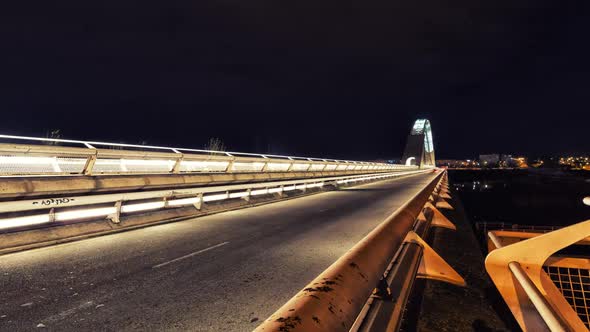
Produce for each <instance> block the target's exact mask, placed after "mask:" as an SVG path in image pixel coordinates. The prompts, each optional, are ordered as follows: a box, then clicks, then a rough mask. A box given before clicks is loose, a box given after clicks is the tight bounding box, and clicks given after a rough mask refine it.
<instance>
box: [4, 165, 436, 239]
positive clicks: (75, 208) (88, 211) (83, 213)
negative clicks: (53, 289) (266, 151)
mask: <svg viewBox="0 0 590 332" xmlns="http://www.w3.org/2000/svg"><path fill="white" fill-rule="evenodd" d="M423 172H428V170H413V171H406V172H387V173H371V174H362V175H347V176H335V177H334V176H333V177H319V178H311V179H298V180H287V181H273V182H259V183H248V184H235V185H225V186H210V187H196V188H176V189H168V190H153V191H137V192H127V193H117V194H103V195H84V196H68V197H64V196H59V197H56V198H41V199H30V200H17V201H5V202H0V211H1V212H0V233H1V232H7V231H9V232H11V231H18V230H22V229H28V228H31V227H33V228H36V227H46V226H51V225H52V224H54V225H56V224H59V223H67V222H70V221H75V220H88V219H93V218H94V219H97V218H103V219H104V218H105V217H106V218H109V219H111V220H112V221H113V222H115V223H118V222H119V217H120V216H121V215H125V214H130V213H135V212H146V211H153V210H159V209H164V208H177V207H183V206H191V205H192V206H195V207H196V208H197V209H200V208H201V205H202V204H203V203H209V202H214V201H222V200H227V199H235V198H243V199H246V200H248V199H250V197H254V196H260V195H268V194H279V195H282V194H283V193H286V192H290V191H296V190H300V191H305V190H307V189H312V188H320V187H323V186H324V185H326V184H335V185H342V184H349V183H355V182H359V181H374V180H381V179H387V178H393V177H399V176H404V175H411V174H418V173H423Z"/></svg>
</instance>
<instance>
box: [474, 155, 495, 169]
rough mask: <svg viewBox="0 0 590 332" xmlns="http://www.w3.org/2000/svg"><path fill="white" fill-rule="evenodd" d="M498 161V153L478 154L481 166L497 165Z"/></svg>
mask: <svg viewBox="0 0 590 332" xmlns="http://www.w3.org/2000/svg"><path fill="white" fill-rule="evenodd" d="M499 163H500V155H499V154H480V155H479V164H480V165H481V167H497V166H498V164H499Z"/></svg>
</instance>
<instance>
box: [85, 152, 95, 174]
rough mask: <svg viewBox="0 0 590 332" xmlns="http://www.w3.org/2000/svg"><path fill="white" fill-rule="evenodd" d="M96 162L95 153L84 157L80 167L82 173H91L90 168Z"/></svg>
mask: <svg viewBox="0 0 590 332" xmlns="http://www.w3.org/2000/svg"><path fill="white" fill-rule="evenodd" d="M95 163H96V154H93V155H91V156H88V158H87V159H86V164H85V165H84V168H83V169H82V174H84V175H92V169H93V168H94V164H95Z"/></svg>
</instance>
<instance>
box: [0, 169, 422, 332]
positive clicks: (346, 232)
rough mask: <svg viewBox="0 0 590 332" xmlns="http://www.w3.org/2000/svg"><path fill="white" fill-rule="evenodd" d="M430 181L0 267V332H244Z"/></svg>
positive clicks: (134, 235) (246, 213)
mask: <svg viewBox="0 0 590 332" xmlns="http://www.w3.org/2000/svg"><path fill="white" fill-rule="evenodd" d="M432 177H433V175H431V174H430V173H429V174H426V175H424V174H422V175H415V176H409V177H405V178H400V179H395V180H388V181H383V182H379V183H373V184H367V185H363V186H357V187H354V188H348V189H343V190H340V191H335V192H327V193H322V194H319V195H312V196H308V197H303V198H298V199H294V200H289V201H283V202H278V203H273V204H269V205H264V206H259V207H255V208H249V209H243V210H237V211H231V212H226V213H221V214H217V215H212V216H207V217H201V218H197V219H192V220H187V221H183V222H177V223H171V224H166V225H160V226H154V227H148V228H144V229H139V230H134V231H130V232H125V233H119V234H114V235H109V236H103V237H98V238H93V239H88V240H84V241H79V242H74V243H69V244H65V245H60V246H55V247H49V248H43V249H38V250H31V251H27V252H21V253H16V254H11V255H6V256H1V257H0V289H2V301H0V317H1V318H0V330H29V329H34V328H35V327H36V326H37V325H38V324H43V325H44V326H46V327H47V328H49V329H52V330H66V329H78V330H87V329H97V328H100V329H104V330H129V329H141V330H153V329H158V330H162V329H182V330H193V331H210V330H219V331H230V330H231V331H247V330H251V329H253V328H254V327H255V326H257V325H258V323H259V322H261V321H262V320H264V319H265V318H266V317H267V316H269V315H270V314H272V313H273V312H274V311H275V310H276V309H277V308H278V307H279V306H281V305H282V304H283V303H284V302H286V301H287V300H288V299H289V298H290V297H291V296H293V295H294V294H295V293H296V292H297V291H298V290H300V289H301V288H302V287H303V286H305V285H306V284H307V283H308V282H309V281H310V280H311V279H313V278H314V277H316V276H317V275H318V274H319V273H320V272H322V271H323V270H324V269H325V268H327V267H328V266H329V265H330V264H331V263H332V262H334V261H335V260H336V259H337V258H338V257H339V256H341V255H342V254H344V253H345V252H346V251H347V250H348V249H349V248H351V247H352V246H353V245H354V244H355V243H356V242H358V241H359V240H360V239H362V238H363V237H364V236H365V235H366V234H367V233H368V232H369V231H370V230H371V229H373V228H374V227H375V226H376V225H377V224H378V223H379V222H380V221H382V220H383V219H384V218H385V217H387V216H388V215H389V214H390V213H391V212H393V211H394V210H395V209H397V208H398V207H400V206H401V205H402V204H403V203H404V202H406V201H407V200H408V198H409V197H411V196H412V195H414V194H415V193H417V192H418V191H419V190H420V189H421V188H423V186H424V185H426V183H427V182H429V181H430V180H431V179H432Z"/></svg>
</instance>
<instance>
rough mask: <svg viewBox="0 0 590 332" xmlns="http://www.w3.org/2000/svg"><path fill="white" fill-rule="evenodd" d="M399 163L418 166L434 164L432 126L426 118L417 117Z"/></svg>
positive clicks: (431, 165) (432, 165) (423, 166)
mask: <svg viewBox="0 0 590 332" xmlns="http://www.w3.org/2000/svg"><path fill="white" fill-rule="evenodd" d="M401 163H402V164H406V165H408V166H414V165H415V166H419V167H420V168H425V167H434V166H436V159H435V158H434V142H433V140H432V127H431V126H430V121H428V120H427V119H418V120H416V122H414V126H413V127H412V130H411V131H410V135H408V139H407V141H406V148H405V150H404V154H403V157H402V160H401Z"/></svg>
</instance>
